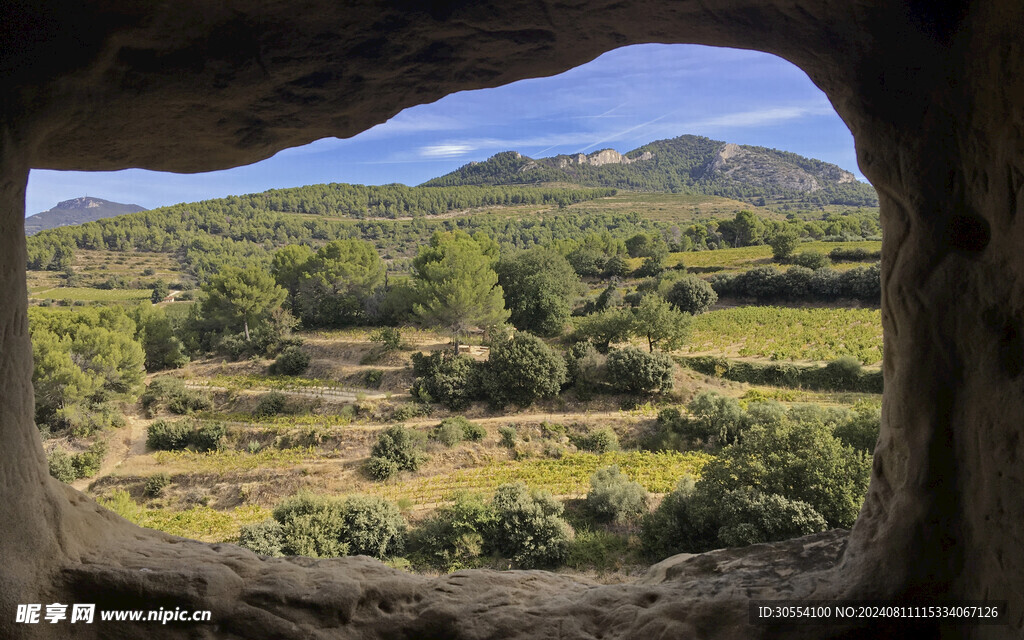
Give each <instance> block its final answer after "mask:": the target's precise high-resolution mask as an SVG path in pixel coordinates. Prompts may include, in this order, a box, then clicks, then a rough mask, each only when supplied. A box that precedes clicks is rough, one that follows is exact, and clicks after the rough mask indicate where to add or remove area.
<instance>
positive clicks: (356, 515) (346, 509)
mask: <svg viewBox="0 0 1024 640" xmlns="http://www.w3.org/2000/svg"><path fill="white" fill-rule="evenodd" d="M341 523H342V532H341V538H342V539H343V540H344V543H345V544H346V545H347V546H348V553H350V554H353V555H356V554H358V555H366V556H372V557H374V558H387V557H390V556H396V555H399V554H401V553H402V550H403V549H404V547H405V535H406V528H407V525H406V523H405V518H403V517H402V514H401V513H400V512H399V511H398V507H396V506H395V505H394V504H393V503H391V502H388V501H386V500H384V499H383V498H377V497H373V496H358V495H357V496H351V497H349V498H348V499H347V500H345V501H344V503H342V508H341Z"/></svg>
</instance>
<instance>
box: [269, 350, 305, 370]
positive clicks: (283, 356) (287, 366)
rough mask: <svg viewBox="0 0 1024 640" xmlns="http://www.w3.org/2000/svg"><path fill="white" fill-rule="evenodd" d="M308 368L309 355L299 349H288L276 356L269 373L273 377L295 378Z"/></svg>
mask: <svg viewBox="0 0 1024 640" xmlns="http://www.w3.org/2000/svg"><path fill="white" fill-rule="evenodd" d="M308 368H309V354H308V353H306V352H305V351H303V350H302V349H300V348H299V347H288V348H286V349H285V350H284V351H282V352H281V353H279V354H278V356H277V358H276V359H275V360H274V363H273V364H272V365H270V373H271V374H274V375H284V376H297V375H301V374H303V373H305V372H306V369H308Z"/></svg>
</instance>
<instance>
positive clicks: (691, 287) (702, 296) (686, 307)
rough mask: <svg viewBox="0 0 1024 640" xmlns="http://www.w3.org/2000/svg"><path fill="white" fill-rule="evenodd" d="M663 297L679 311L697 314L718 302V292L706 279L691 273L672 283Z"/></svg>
mask: <svg viewBox="0 0 1024 640" xmlns="http://www.w3.org/2000/svg"><path fill="white" fill-rule="evenodd" d="M665 299H666V300H668V301H669V302H670V303H672V304H673V305H675V307H676V308H677V309H679V310H680V311H685V312H686V313H691V314H693V315H699V314H701V313H704V312H705V311H707V310H708V309H710V308H711V305H713V304H715V303H716V302H718V294H717V293H715V290H714V289H713V288H712V287H711V285H710V284H708V282H707V281H705V280H702V279H701V278H698V277H697V276H692V275H691V276H686V277H685V278H683V279H682V280H680V281H679V282H677V283H675V284H674V285H672V289H670V290H669V292H668V295H666V296H665Z"/></svg>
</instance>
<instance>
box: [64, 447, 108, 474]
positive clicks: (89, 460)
mask: <svg viewBox="0 0 1024 640" xmlns="http://www.w3.org/2000/svg"><path fill="white" fill-rule="evenodd" d="M106 455H107V443H106V442H94V443H92V444H91V445H90V446H89V448H88V449H86V450H85V451H83V452H82V453H78V454H75V455H74V456H73V457H72V459H71V463H72V465H74V467H75V475H76V476H77V477H79V478H90V477H92V476H94V475H96V474H97V473H99V471H100V465H102V464H103V458H104V457H105V456H106Z"/></svg>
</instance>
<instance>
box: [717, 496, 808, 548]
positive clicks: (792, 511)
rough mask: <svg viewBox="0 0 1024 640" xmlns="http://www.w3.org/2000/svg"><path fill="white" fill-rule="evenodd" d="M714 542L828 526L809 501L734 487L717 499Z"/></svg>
mask: <svg viewBox="0 0 1024 640" xmlns="http://www.w3.org/2000/svg"><path fill="white" fill-rule="evenodd" d="M719 505H720V507H719V516H720V521H721V522H720V526H719V529H718V544H717V545H715V546H718V545H722V546H727V547H741V546H746V545H750V544H757V543H760V542H774V541H776V540H787V539H789V538H797V537H799V536H805V535H808V534H811V533H818V532H819V531H824V530H825V529H827V528H828V524H827V523H826V522H825V518H823V517H822V516H821V514H820V513H818V512H817V511H815V510H814V508H813V507H811V505H809V504H807V503H806V502H803V501H801V500H790V499H788V498H784V497H783V496H780V495H778V494H775V493H767V494H766V493H760V492H759V491H756V490H753V489H737V490H734V491H729V492H727V493H726V495H725V497H724V499H723V500H721V501H719Z"/></svg>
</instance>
